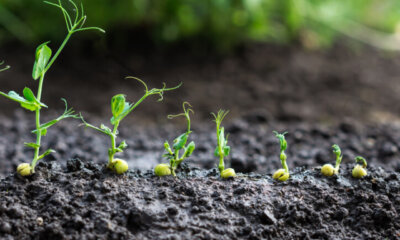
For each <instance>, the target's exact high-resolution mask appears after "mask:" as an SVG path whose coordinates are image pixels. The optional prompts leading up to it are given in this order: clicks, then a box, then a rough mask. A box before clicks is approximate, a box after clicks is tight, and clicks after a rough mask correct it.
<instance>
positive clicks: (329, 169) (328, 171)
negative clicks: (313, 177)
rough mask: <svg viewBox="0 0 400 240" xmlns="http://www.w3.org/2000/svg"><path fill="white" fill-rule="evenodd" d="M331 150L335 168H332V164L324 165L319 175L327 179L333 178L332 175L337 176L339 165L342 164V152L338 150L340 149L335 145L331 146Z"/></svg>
mask: <svg viewBox="0 0 400 240" xmlns="http://www.w3.org/2000/svg"><path fill="white" fill-rule="evenodd" d="M332 148H333V153H334V154H335V155H336V164H335V167H333V166H332V164H325V165H324V166H322V168H321V173H322V174H323V175H325V176H327V177H330V176H333V175H334V174H335V175H336V174H339V168H340V163H341V162H342V158H343V155H342V151H341V150H340V147H339V146H338V145H337V144H334V145H333V146H332Z"/></svg>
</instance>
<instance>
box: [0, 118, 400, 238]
mask: <svg viewBox="0 0 400 240" xmlns="http://www.w3.org/2000/svg"><path fill="white" fill-rule="evenodd" d="M18 115H20V117H22V116H24V113H21V112H20V113H19V114H16V117H18ZM21 122H22V126H23V125H24V123H23V120H22V119H21V121H18V120H14V121H10V120H8V121H7V120H5V121H4V122H2V123H1V124H0V130H1V131H2V132H3V131H6V130H7V131H9V133H8V135H5V136H9V138H8V139H7V138H6V137H5V136H4V135H2V137H1V140H2V142H3V144H2V145H1V146H8V148H3V150H2V151H3V153H4V152H5V153H6V155H8V158H7V159H9V161H2V164H3V165H4V166H2V168H1V169H2V171H3V176H4V177H3V179H2V180H1V181H0V216H1V220H0V237H1V238H2V239H13V238H15V239H277V238H279V239H398V238H400V231H399V229H400V217H399V214H398V212H399V211H400V174H399V172H400V166H399V161H398V158H399V154H400V153H399V151H398V150H397V149H398V148H399V147H400V146H398V143H399V142H400V141H399V138H400V128H399V127H396V126H389V125H371V126H368V127H366V126H359V125H357V123H350V122H346V123H341V124H338V125H336V126H332V127H321V126H317V125H307V124H304V123H297V124H291V125H290V126H289V127H287V126H286V128H285V130H288V131H289V134H288V135H287V141H288V146H289V147H288V151H287V156H288V163H289V168H290V170H291V177H290V179H289V180H288V181H287V182H284V183H281V182H276V181H275V180H273V179H271V174H272V173H273V171H274V170H276V169H278V168H280V161H279V159H278V156H279V146H278V145H279V143H278V140H277V139H276V138H275V137H274V136H273V134H272V133H271V131H272V130H273V129H277V130H281V129H282V130H283V126H282V125H279V124H278V125H274V123H271V122H270V123H267V122H265V118H264V117H262V115H260V114H257V115H248V116H244V117H243V118H239V119H236V120H234V121H232V123H229V124H227V125H226V131H227V132H229V133H230V136H229V139H230V140H231V141H230V142H229V145H230V146H231V147H232V155H231V157H230V158H228V159H227V164H228V165H230V166H232V167H234V168H235V169H236V171H237V172H239V174H238V177H237V178H235V179H228V180H222V179H220V178H219V173H218V171H217V169H216V168H215V166H216V164H217V159H216V158H215V157H213V152H214V142H215V140H214V138H215V136H214V134H215V133H214V131H213V130H212V128H211V126H209V125H206V126H203V127H198V128H195V129H193V131H194V132H193V134H192V135H191V137H190V139H191V140H194V141H195V142H196V144H197V145H196V150H195V152H194V154H193V155H192V156H191V157H190V158H188V159H187V161H186V162H185V164H183V165H182V167H181V168H180V169H179V170H178V171H179V173H178V176H177V178H174V177H172V176H167V177H162V178H160V177H157V176H155V175H154V173H153V172H152V170H151V168H152V167H154V166H155V165H156V164H157V163H159V162H162V161H161V155H162V153H163V149H162V148H163V144H162V143H163V139H162V138H163V137H164V139H173V137H176V136H177V135H178V133H180V132H179V130H180V131H184V130H185V128H184V127H182V128H183V129H179V127H176V126H173V125H166V126H164V127H163V128H161V127H159V128H151V129H150V128H149V129H145V128H141V129H140V130H136V131H130V130H129V128H122V129H121V135H122V136H121V138H125V137H126V138H127V143H128V145H129V149H128V150H126V151H125V153H124V155H122V156H123V158H124V159H127V160H128V162H129V164H130V167H131V170H129V172H128V173H126V174H124V175H115V174H114V173H112V172H110V171H109V170H107V169H105V161H107V160H106V157H105V156H106V151H107V146H108V144H109V139H107V138H105V137H103V136H99V135H97V133H93V132H92V131H91V130H90V129H81V130H80V131H76V128H77V126H76V125H74V124H72V123H65V124H61V125H60V126H59V127H57V128H54V129H53V131H49V133H48V134H49V135H48V136H46V139H47V140H46V141H45V144H44V145H43V147H45V148H46V147H53V148H54V149H56V150H57V152H58V153H55V154H52V155H51V156H49V157H48V158H46V160H45V161H42V162H40V163H39V165H38V166H37V173H36V174H35V175H34V176H32V177H29V178H22V177H20V176H19V175H16V174H9V172H13V169H15V166H16V165H17V164H18V163H20V162H21V161H23V160H24V159H29V157H30V155H31V154H32V153H31V152H29V151H28V152H25V151H23V150H22V147H21V148H19V147H17V146H19V145H15V146H14V144H15V143H20V141H22V140H20V138H21V137H22V136H21V134H20V133H19V132H20V131H22V130H19V129H20V128H21V125H18V124H19V123H21ZM4 123H8V124H10V125H7V126H5V125H4ZM250 126H251V127H250ZM24 130H26V129H24ZM123 132H128V133H131V134H132V135H129V136H126V134H122V133H123ZM22 135H23V134H22ZM333 143H337V144H339V145H340V146H341V148H342V150H343V153H344V158H343V162H342V166H341V171H340V175H339V176H334V177H324V176H322V175H321V173H320V166H321V165H322V164H324V163H332V164H334V155H333V153H332V152H331V145H332V144H333ZM358 154H361V155H363V156H364V157H365V158H366V159H367V160H368V163H369V166H368V175H367V176H366V177H364V178H363V179H354V178H352V177H351V170H352V167H353V166H354V162H353V158H354V156H356V155H358ZM13 159H14V160H13ZM196 166H197V167H196ZM4 169H7V171H4Z"/></svg>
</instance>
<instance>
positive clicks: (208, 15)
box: [0, 0, 400, 48]
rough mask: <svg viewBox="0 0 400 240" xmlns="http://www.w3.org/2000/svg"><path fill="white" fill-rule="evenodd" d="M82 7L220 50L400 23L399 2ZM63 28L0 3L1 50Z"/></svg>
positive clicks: (37, 12)
mask: <svg viewBox="0 0 400 240" xmlns="http://www.w3.org/2000/svg"><path fill="white" fill-rule="evenodd" d="M54 1H56V0H54ZM63 1H64V2H65V4H67V1H66V0H63ZM84 6H85V10H86V12H87V15H88V16H89V18H88V20H89V21H88V25H96V26H99V27H102V28H104V29H106V30H110V29H113V28H114V27H115V26H119V25H123V26H128V27H132V28H135V27H141V28H143V27H144V28H146V29H149V32H150V33H151V38H152V39H153V40H154V41H156V42H164V43H169V42H175V41H179V40H182V39H192V38H196V39H201V40H204V41H207V42H209V43H211V44H213V45H214V46H216V47H218V48H230V47H232V46H235V45H237V44H238V43H241V42H244V41H249V40H256V41H268V42H278V43H291V42H300V43H302V44H304V45H307V46H309V47H316V48H318V47H324V46H329V45H330V44H331V43H332V42H333V41H334V39H335V38H336V37H337V36H338V35H340V32H341V31H340V30H347V31H348V32H351V28H352V27H353V26H352V25H349V24H348V21H355V22H357V23H359V24H362V25H363V26H366V27H369V28H372V29H375V30H379V31H382V32H386V33H394V32H395V30H396V26H397V28H398V26H399V23H400V14H399V13H400V1H398V0H324V1H321V0H84ZM71 9H72V8H71ZM62 27H64V24H63V18H62V16H61V15H60V12H59V11H58V10H56V9H53V8H52V7H50V6H48V5H46V4H44V3H43V2H42V1H40V0H2V1H1V2H0V43H3V42H5V41H10V40H14V39H19V40H20V41H22V42H25V43H31V42H33V41H37V40H39V39H40V40H43V39H61V38H62V37H63V35H64V33H65V30H64V29H63V28H62Z"/></svg>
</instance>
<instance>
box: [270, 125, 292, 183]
mask: <svg viewBox="0 0 400 240" xmlns="http://www.w3.org/2000/svg"><path fill="white" fill-rule="evenodd" d="M273 133H274V134H275V136H276V137H277V138H278V139H279V144H280V148H281V150H280V155H279V158H280V160H281V164H282V167H283V168H281V169H278V170H277V171H275V173H274V174H273V175H272V178H273V179H276V180H279V181H282V182H283V181H286V180H288V179H289V177H290V174H289V168H288V166H287V164H286V158H287V157H286V154H285V150H286V149H287V142H286V139H285V134H286V133H287V132H284V133H281V134H280V133H278V132H277V131H273Z"/></svg>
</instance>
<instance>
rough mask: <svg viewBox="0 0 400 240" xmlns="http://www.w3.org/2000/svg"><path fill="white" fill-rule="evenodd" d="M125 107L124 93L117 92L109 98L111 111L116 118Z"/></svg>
mask: <svg viewBox="0 0 400 240" xmlns="http://www.w3.org/2000/svg"><path fill="white" fill-rule="evenodd" d="M124 108H125V95H124V94H117V95H115V96H114V97H113V98H112V99H111V112H112V115H113V116H114V117H115V118H117V117H118V116H119V115H120V114H121V113H122V112H123V111H124Z"/></svg>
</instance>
